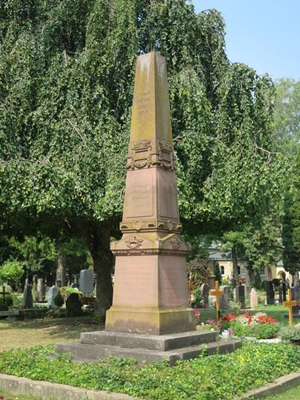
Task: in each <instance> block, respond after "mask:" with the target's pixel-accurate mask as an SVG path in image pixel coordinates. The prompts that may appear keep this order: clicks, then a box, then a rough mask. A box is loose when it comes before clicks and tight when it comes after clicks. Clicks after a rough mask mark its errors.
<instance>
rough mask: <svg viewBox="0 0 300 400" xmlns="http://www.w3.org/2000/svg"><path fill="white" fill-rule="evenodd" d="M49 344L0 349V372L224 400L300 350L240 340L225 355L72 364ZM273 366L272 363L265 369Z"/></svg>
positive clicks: (293, 366)
mask: <svg viewBox="0 0 300 400" xmlns="http://www.w3.org/2000/svg"><path fill="white" fill-rule="evenodd" d="M49 354H51V350H50V349H43V348H32V349H26V350H22V349H17V350H11V351H6V352H2V353H1V354H0V370H1V372H2V373H5V374H10V375H16V376H23V377H27V378H31V379H36V380H37V379H38V380H44V381H49V382H57V383H62V384H68V385H72V386H76V387H82V388H86V389H96V390H105V391H109V392H117V393H124V394H127V395H129V396H134V397H138V398H151V399H153V400H155V399H160V400H171V399H172V400H173V399H182V400H183V399H197V400H209V399H214V400H221V399H222V400H226V399H227V400H229V399H233V398H234V397H236V396H240V395H242V394H243V393H244V392H246V391H248V390H250V389H254V388H257V387H260V386H262V385H263V384H265V383H268V382H271V381H273V380H275V379H276V378H278V377H280V376H282V375H285V374H289V373H292V372H296V371H298V370H299V368H300V361H299V360H300V349H299V348H298V347H294V346H290V345H284V344H276V345H271V344H263V343H260V344H258V343H251V342H247V341H246V342H244V343H243V347H242V348H240V349H238V350H236V351H235V352H234V353H231V354H227V355H212V356H209V357H206V356H205V353H204V352H203V353H202V354H201V355H200V356H199V357H198V358H196V359H194V360H188V361H186V360H185V361H180V362H178V363H177V364H176V366H175V367H172V368H170V367H168V365H167V363H166V362H161V363H158V362H157V363H151V364H147V365H141V366H140V367H137V365H136V362H135V361H134V360H130V359H128V360H126V359H122V358H108V359H104V360H99V361H98V362H97V363H83V364H74V363H70V362H69V355H66V356H65V357H64V356H62V357H59V358H58V359H55V358H51V359H49V358H48V355H49ZM270 365H272V368H270Z"/></svg>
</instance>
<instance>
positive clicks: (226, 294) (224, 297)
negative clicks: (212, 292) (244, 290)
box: [220, 285, 230, 310]
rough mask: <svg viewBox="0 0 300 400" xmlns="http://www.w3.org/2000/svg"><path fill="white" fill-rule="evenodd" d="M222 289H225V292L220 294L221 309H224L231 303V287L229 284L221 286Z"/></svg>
mask: <svg viewBox="0 0 300 400" xmlns="http://www.w3.org/2000/svg"><path fill="white" fill-rule="evenodd" d="M221 290H223V292H224V294H223V295H222V296H220V308H221V310H224V309H226V308H229V306H230V303H229V301H230V300H229V290H230V287H229V286H228V285H223V286H221Z"/></svg>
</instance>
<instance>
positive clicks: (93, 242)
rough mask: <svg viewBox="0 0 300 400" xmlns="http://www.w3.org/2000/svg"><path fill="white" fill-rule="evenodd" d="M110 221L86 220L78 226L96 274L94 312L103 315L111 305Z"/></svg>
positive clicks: (111, 256)
mask: <svg viewBox="0 0 300 400" xmlns="http://www.w3.org/2000/svg"><path fill="white" fill-rule="evenodd" d="M110 231H111V227H110V222H109V221H105V222H99V223H93V222H87V223H84V225H83V224H82V225H81V226H80V232H81V234H82V236H83V238H84V239H85V241H86V245H87V248H88V249H89V251H90V253H91V256H92V259H93V264H94V273H95V275H96V304H95V308H94V314H95V315H97V316H105V313H106V311H107V310H108V309H109V308H110V306H111V305H112V277H111V272H112V265H113V255H112V252H111V251H110Z"/></svg>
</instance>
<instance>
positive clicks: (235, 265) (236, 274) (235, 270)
mask: <svg viewBox="0 0 300 400" xmlns="http://www.w3.org/2000/svg"><path fill="white" fill-rule="evenodd" d="M231 256H232V267H233V279H234V280H235V282H236V284H237V285H238V284H239V271H238V262H237V254H236V251H235V248H234V246H232V249H231Z"/></svg>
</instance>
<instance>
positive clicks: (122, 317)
mask: <svg viewBox="0 0 300 400" xmlns="http://www.w3.org/2000/svg"><path fill="white" fill-rule="evenodd" d="M195 327H196V323H195V316H194V311H193V310H192V309H191V308H187V307H174V308H155V307H153V308H149V307H124V306H112V307H111V308H110V309H109V310H108V311H107V313H106V323H105V330H106V331H109V332H110V331H114V332H125V333H138V334H150V335H166V334H170V333H173V332H176V333H180V332H189V331H193V330H195Z"/></svg>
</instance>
